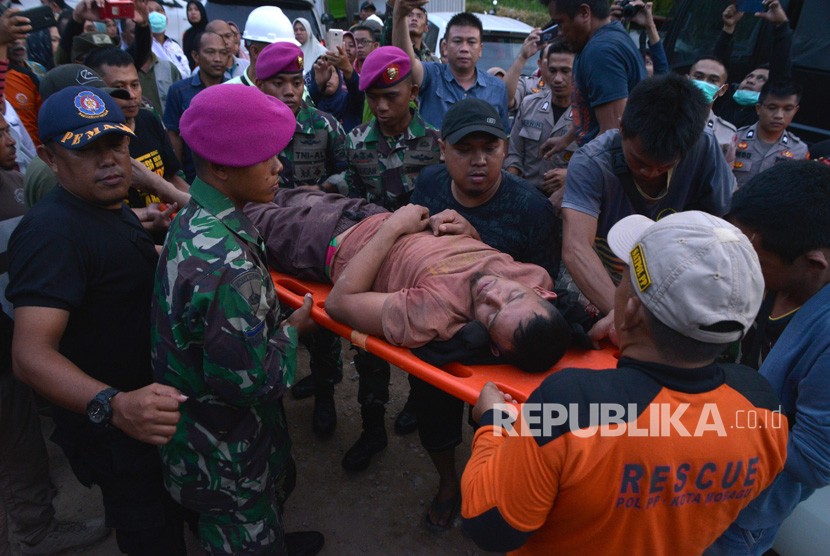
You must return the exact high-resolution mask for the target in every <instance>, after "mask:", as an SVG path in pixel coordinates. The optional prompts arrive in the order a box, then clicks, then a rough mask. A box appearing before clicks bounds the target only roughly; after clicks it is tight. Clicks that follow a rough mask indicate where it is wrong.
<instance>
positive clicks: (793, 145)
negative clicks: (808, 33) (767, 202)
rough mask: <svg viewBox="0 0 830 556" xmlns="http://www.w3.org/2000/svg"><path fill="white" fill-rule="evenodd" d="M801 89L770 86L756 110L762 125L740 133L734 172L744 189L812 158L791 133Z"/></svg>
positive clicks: (779, 84) (782, 84)
mask: <svg viewBox="0 0 830 556" xmlns="http://www.w3.org/2000/svg"><path fill="white" fill-rule="evenodd" d="M800 101H801V86H800V85H798V84H797V83H794V82H792V81H777V82H772V83H767V84H766V85H764V87H763V88H762V89H761V96H760V97H759V98H758V104H757V105H756V106H755V110H756V111H757V112H758V123H756V124H753V125H750V126H747V127H742V128H741V129H739V130H738V150H737V153H736V154H735V156H736V158H735V164H734V165H733V167H732V172H733V173H734V174H735V179H736V180H737V181H738V187H741V186H743V185H744V184H745V183H746V182H748V181H749V180H750V179H751V178H752V176H754V175H756V174H758V173H760V172H763V171H764V170H766V169H767V168H770V167H771V166H773V165H774V164H778V163H779V162H785V161H787V160H801V159H807V158H810V151H809V149H808V147H807V144H806V143H804V142H803V141H801V139H799V138H798V137H796V136H795V134H793V133H790V132H789V131H787V127H788V126H789V125H790V123H791V122H792V121H793V116H795V114H796V112H798V103H799V102H800Z"/></svg>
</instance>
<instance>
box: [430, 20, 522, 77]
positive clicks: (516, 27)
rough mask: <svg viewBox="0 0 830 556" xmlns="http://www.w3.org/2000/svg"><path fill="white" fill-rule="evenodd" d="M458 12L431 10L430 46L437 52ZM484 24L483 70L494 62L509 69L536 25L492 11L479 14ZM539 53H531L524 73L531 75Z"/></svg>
mask: <svg viewBox="0 0 830 556" xmlns="http://www.w3.org/2000/svg"><path fill="white" fill-rule="evenodd" d="M454 15H455V12H435V13H433V12H429V14H428V18H429V30H428V31H427V34H426V37H425V39H424V40H425V42H426V44H427V46H428V47H429V49H430V50H432V51H433V52H434V53H435V55H436V56H438V55H440V52H441V49H440V46H439V45H440V40H441V39H443V38H444V34H445V33H446V29H447V22H448V21H449V20H450V18H451V17H452V16H454ZM475 15H476V16H477V17H478V18H479V19H480V20H481V24H482V26H483V27H484V35H483V37H482V40H483V42H484V50H483V53H482V56H481V59H480V60H479V61H478V64H477V66H478V69H479V70H480V71H487V70H488V69H489V68H491V67H493V66H499V67H501V68H504V69H507V68H509V67H510V66H511V65H512V64H513V61H514V60H516V58H518V57H519V52H520V51H521V49H522V43H524V40H525V39H526V38H527V35H528V34H529V33H530V32H531V31H532V30H533V27H531V26H530V25H528V24H527V23H522V22H521V21H519V20H516V19H511V18H509V17H502V16H498V15H490V14H475ZM537 68H538V66H537V65H536V57H535V56H533V57H531V58H530V59H529V60H528V61H527V64H525V67H524V70H523V71H522V73H523V74H524V75H531V74H532V73H533V72H535V71H536V69H537Z"/></svg>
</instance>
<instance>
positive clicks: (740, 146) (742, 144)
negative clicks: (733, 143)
mask: <svg viewBox="0 0 830 556" xmlns="http://www.w3.org/2000/svg"><path fill="white" fill-rule="evenodd" d="M748 146H749V143H747V142H746V141H741V142H740V143H738V148H739V149H741V150H744V149H745V148H747V147H748Z"/></svg>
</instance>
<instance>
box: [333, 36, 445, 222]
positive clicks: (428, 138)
mask: <svg viewBox="0 0 830 556" xmlns="http://www.w3.org/2000/svg"><path fill="white" fill-rule="evenodd" d="M410 70H411V63H410V61H409V57H408V56H407V55H406V54H404V53H403V51H402V50H401V49H399V48H397V47H394V46H383V47H381V48H378V49H377V50H375V51H374V52H372V53H371V54H370V55H369V56H367V57H366V60H365V62H364V64H363V72H362V73H361V74H360V85H359V87H360V90H361V91H365V90H366V89H369V88H373V89H374V88H385V87H391V86H393V85H396V84H397V83H400V82H401V81H402V80H404V79H405V78H406V77H407V76H408V75H409V74H410ZM410 111H411V113H412V121H411V122H409V126H408V127H407V129H406V131H405V132H404V133H403V134H402V135H399V136H398V137H386V136H384V135H383V133H381V130H380V126H379V125H378V122H377V120H376V119H374V118H372V120H371V121H369V122H367V123H365V124H363V125H360V126H357V127H356V128H354V129H352V130H351V131H350V132H349V134H348V135H347V136H346V162H347V169H346V173H345V180H346V185H347V186H348V189H349V195H350V196H352V197H361V198H364V199H366V200H368V201H369V202H371V203H375V204H378V205H381V206H383V207H384V208H386V209H389V210H395V209H397V208H399V207H401V206H403V205H405V204H406V203H407V201H408V200H409V195H410V193H411V192H412V189H413V188H414V187H415V180H416V179H417V178H418V174H419V173H420V171H421V170H422V169H423V168H424V167H426V166H429V165H431V164H437V163H439V162H440V160H441V149H440V147H439V145H438V138H439V137H440V133H439V131H438V130H436V129H434V128H433V127H432V126H430V125H429V124H427V123H426V122H425V121H424V120H423V118H421V116H420V114H419V113H418V111H417V110H412V109H410Z"/></svg>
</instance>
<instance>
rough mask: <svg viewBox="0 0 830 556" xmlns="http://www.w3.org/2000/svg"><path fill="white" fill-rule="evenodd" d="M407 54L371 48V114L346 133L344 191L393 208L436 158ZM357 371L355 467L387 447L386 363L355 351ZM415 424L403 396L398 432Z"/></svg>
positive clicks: (350, 464)
mask: <svg viewBox="0 0 830 556" xmlns="http://www.w3.org/2000/svg"><path fill="white" fill-rule="evenodd" d="M410 72H411V62H410V59H409V56H407V55H406V53H405V52H404V51H403V50H401V49H400V48H397V47H395V46H383V47H381V48H378V49H377V50H375V51H373V52H372V53H371V54H369V56H367V57H366V60H365V61H364V63H363V69H362V70H361V73H360V85H359V86H360V90H361V91H365V93H366V101H367V103H368V105H369V109H370V110H371V111H372V114H373V115H374V116H375V117H374V118H373V119H372V120H370V121H369V122H367V123H365V124H363V125H360V126H357V127H356V128H354V129H353V130H352V131H351V132H349V135H348V136H347V138H346V159H347V161H348V168H347V170H346V183H347V184H348V186H349V194H350V196H353V197H362V198H365V199H367V200H369V201H371V202H373V203H376V204H379V205H382V206H383V207H385V208H387V209H389V210H395V209H397V208H399V207H401V206H403V205H405V204H406V203H407V202H408V200H409V197H410V194H411V193H412V190H413V188H414V187H415V180H416V179H417V177H418V174H419V173H420V172H421V170H422V169H424V168H425V167H426V166H429V165H431V164H437V163H438V162H440V157H441V153H440V146H439V144H438V139H439V137H440V134H439V132H438V131H437V130H436V129H434V128H433V127H431V126H430V125H429V124H427V123H426V122H425V121H424V120H423V119H422V118H421V116H420V115H419V114H418V111H417V109H413V108H411V106H410V103H411V102H412V101H414V100H415V99H416V98H418V86H417V85H415V84H414V83H413V82H412V77H411V73H410ZM355 366H356V367H357V372H358V375H359V376H360V386H359V391H358V403H360V413H361V417H362V418H363V432H362V434H361V435H360V438H358V440H357V442H356V443H355V444H354V445H353V446H352V447H351V448H350V449H349V450H348V451H347V452H346V454H345V455H344V457H343V461H342V464H343V467H344V468H345V469H347V470H349V471H359V470H362V469H365V468H366V467H368V466H369V463H370V462H371V458H372V455H373V454H375V453H377V452H379V451H380V450H382V449H384V448H386V443H387V438H386V427H385V425H384V415H385V412H386V410H385V407H384V404H385V403H386V402H387V401H388V400H389V372H390V371H389V363H388V362H386V361H384V360H382V359H380V358H378V357H376V356H374V355H372V354H370V353H369V352H364V351H360V352H359V353H358V354H357V356H355ZM416 427H417V421H416V418H415V417H414V411H412V409H411V405H410V404H409V402H407V406H406V407H405V409H404V411H402V412H401V414H400V415H398V417H397V419H396V421H395V430H396V431H397V432H398V433H408V432H413V431H414V430H415V429H416Z"/></svg>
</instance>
